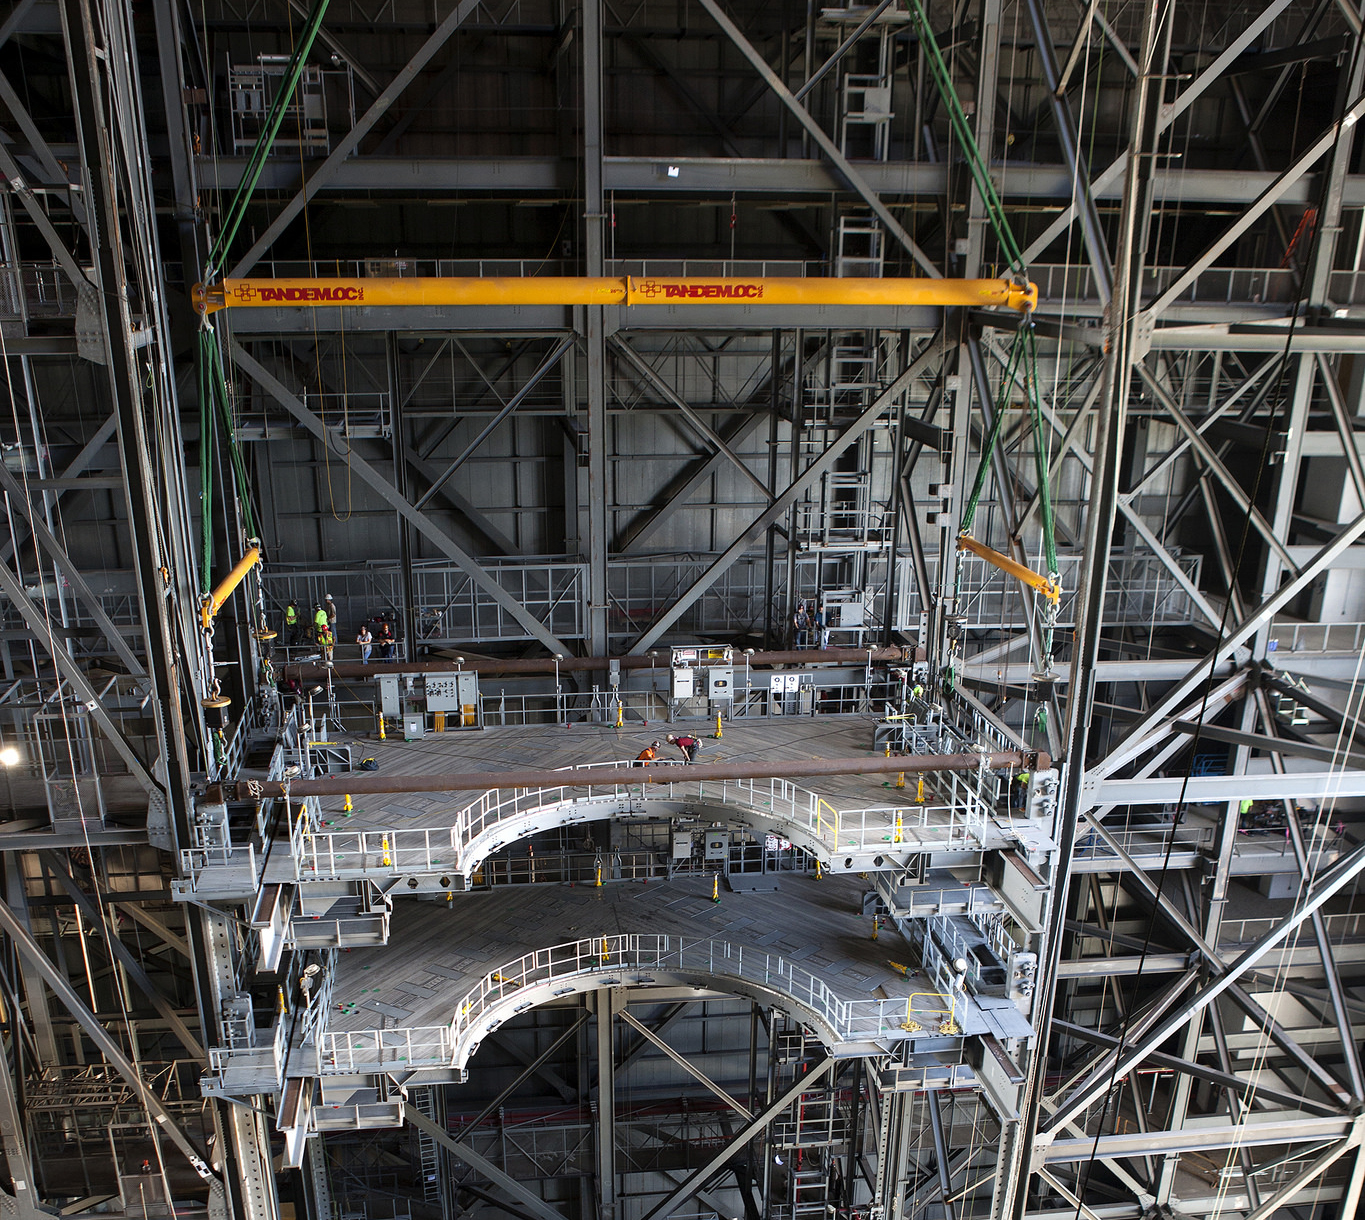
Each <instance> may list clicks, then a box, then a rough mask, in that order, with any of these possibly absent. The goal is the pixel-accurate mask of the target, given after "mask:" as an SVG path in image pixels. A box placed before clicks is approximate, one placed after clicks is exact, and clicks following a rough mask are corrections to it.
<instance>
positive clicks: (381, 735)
mask: <svg viewBox="0 0 1365 1220" xmlns="http://www.w3.org/2000/svg"><path fill="white" fill-rule="evenodd" d="M379 740H380V741H387V740H388V737H387V736H386V735H385V733H384V713H383V712H380V713H379Z"/></svg>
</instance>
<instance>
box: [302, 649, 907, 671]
mask: <svg viewBox="0 0 1365 1220" xmlns="http://www.w3.org/2000/svg"><path fill="white" fill-rule="evenodd" d="M922 660H924V650H923V649H916V648H798V649H794V650H788V651H777V652H755V653H754V654H753V655H752V656H751V657H750V658H749V665H750V666H751V667H752V668H754V669H758V668H761V667H763V666H771V665H876V664H891V665H900V664H903V665H909V664H911V663H913V662H915V661H922ZM613 662H617V663H619V665H620V667H621V668H622V669H623V670H625V669H650V668H651V667H652V668H657V669H667V668H668V667H669V658H668V656H667V655H666V653H665V652H664V651H663V650H660V653H659V655H658V656H657V657H651V656H649V655H645V656H626V657H565V658H564V659H563V660H562V661H560V662H559V670H560V672H562V673H570V672H571V671H592V670H598V671H603V672H605V671H607V670H609V669H611V667H612V663H613ZM742 662H743V654H742V653H741V654H740V655H739V656H737V657H736V658H735V663H736V664H741V663H742ZM329 668H330V670H331V672H332V674H333V675H334V676H336V677H339V678H373V677H375V676H377V675H379V674H453V673H456V672H457V671H458V670H461V669H473V670H477V671H478V674H479V676H480V677H489V678H492V677H498V676H504V677H510V676H512V675H514V674H552V673H554V672H555V659H554V657H529V658H518V659H514V660H495V659H493V658H490V657H476V656H471V657H468V658H467V659H466V660H465V663H464V664H463V665H459V664H457V663H456V662H454V661H390V662H387V663H383V662H381V663H379V664H376V663H374V662H371V663H370V664H368V665H363V664H361V663H360V662H359V661H337V662H335V663H334V664H332V665H331V666H330V667H329V666H325V665H301V666H300V667H299V669H300V673H301V674H302V675H303V676H305V677H318V678H321V677H324V676H326V674H327V671H328V669H329Z"/></svg>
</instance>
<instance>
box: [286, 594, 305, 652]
mask: <svg viewBox="0 0 1365 1220" xmlns="http://www.w3.org/2000/svg"><path fill="white" fill-rule="evenodd" d="M284 625H285V626H286V627H287V628H288V629H289V634H288V635H287V636H286V637H285V639H286V641H287V642H288V644H289V646H290V647H291V648H292V647H293V646H294V645H295V644H297V643H298V642H299V635H300V633H301V632H302V630H303V625H302V624H301V623H300V621H299V606H298V603H297V602H296V601H295V600H294V599H293V598H292V597H291V598H290V599H289V605H287V606H286V607H285V608H284Z"/></svg>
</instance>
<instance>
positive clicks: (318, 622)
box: [313, 602, 328, 643]
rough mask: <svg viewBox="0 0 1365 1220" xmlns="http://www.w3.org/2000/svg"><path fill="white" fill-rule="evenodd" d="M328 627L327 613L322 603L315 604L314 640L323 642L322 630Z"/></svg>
mask: <svg viewBox="0 0 1365 1220" xmlns="http://www.w3.org/2000/svg"><path fill="white" fill-rule="evenodd" d="M327 625H328V623H327V611H326V610H324V609H323V608H322V603H321V602H315V603H314V604H313V638H314V639H315V640H317V641H318V643H321V642H322V629H323V628H324V627H326V626H327Z"/></svg>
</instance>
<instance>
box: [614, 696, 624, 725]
mask: <svg viewBox="0 0 1365 1220" xmlns="http://www.w3.org/2000/svg"><path fill="white" fill-rule="evenodd" d="M625 724H626V720H625V709H624V708H623V707H622V706H621V700H620V699H619V698H618V699H617V700H616V727H617V728H618V729H621V728H625Z"/></svg>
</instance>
